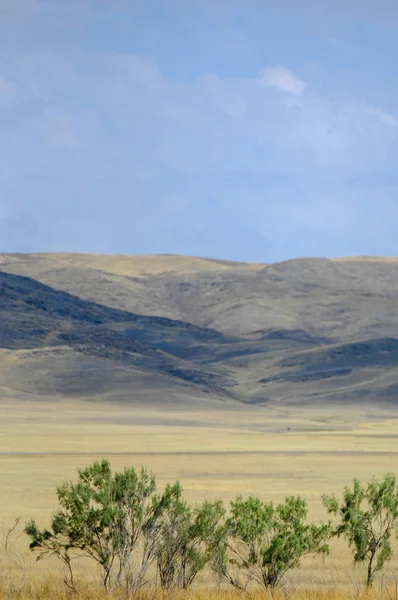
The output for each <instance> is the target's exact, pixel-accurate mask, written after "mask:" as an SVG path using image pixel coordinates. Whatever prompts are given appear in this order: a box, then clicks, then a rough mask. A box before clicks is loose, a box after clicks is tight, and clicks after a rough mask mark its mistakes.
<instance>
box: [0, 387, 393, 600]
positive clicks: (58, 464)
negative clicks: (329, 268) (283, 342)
mask: <svg viewBox="0 0 398 600" xmlns="http://www.w3.org/2000/svg"><path fill="white" fill-rule="evenodd" d="M0 410H1V414H2V419H1V423H0V506H1V520H2V521H3V522H4V527H5V528H7V527H8V526H9V525H11V524H12V523H13V521H14V519H15V518H17V517H21V524H22V523H24V522H25V521H26V520H27V519H28V518H30V517H34V518H35V519H37V521H38V522H39V523H40V524H41V525H42V526H44V525H46V524H48V523H49V520H50V518H51V515H52V513H53V511H54V510H55V508H56V506H57V503H56V496H55V487H56V485H57V484H60V483H62V482H63V481H64V480H74V479H75V476H76V471H77V469H78V468H81V467H84V466H86V465H87V464H89V462H91V461H92V460H94V459H99V458H102V457H107V458H109V460H110V461H111V464H112V467H113V469H114V470H119V469H122V468H123V467H124V466H131V465H134V466H135V467H139V466H140V465H144V466H146V467H147V468H149V469H151V470H152V471H153V472H154V473H155V475H156V477H157V482H158V487H159V488H160V489H162V488H163V487H164V486H165V484H166V483H167V482H171V481H174V480H176V479H178V480H180V481H181V483H182V485H183V487H184V490H185V493H186V497H187V498H188V500H190V501H191V502H196V501H200V500H201V499H203V498H205V497H206V498H221V499H222V500H224V501H225V503H227V504H228V502H229V501H230V500H231V499H232V498H234V497H235V496H236V495H237V494H242V495H243V496H245V495H249V494H254V495H259V496H260V497H261V498H262V499H264V500H274V501H281V500H283V499H284V498H285V496H287V495H291V494H300V495H301V496H302V497H303V498H305V499H306V500H307V502H308V506H309V517H310V519H312V520H315V521H318V520H325V519H326V514H325V511H324V509H323V507H322V504H321V495H322V494H323V493H332V492H336V493H337V494H340V492H341V491H342V489H343V486H344V485H346V484H349V483H351V481H352V479H353V477H354V476H355V477H358V478H359V479H361V480H368V479H369V478H371V477H372V476H376V477H377V476H381V475H383V474H384V473H386V472H389V471H391V472H397V467H398V444H397V443H396V442H397V439H398V420H397V419H396V417H395V415H394V413H393V412H392V411H387V410H382V409H380V408H377V409H371V408H369V407H367V408H366V409H363V410H362V412H360V411H358V410H354V409H352V408H351V409H350V408H348V407H345V408H344V407H341V408H340V410H336V409H333V410H331V409H330V408H329V409H327V408H326V407H320V408H319V407H318V408H314V407H308V408H303V407H301V408H296V409H295V410H293V409H291V410H287V409H286V408H285V407H281V408H279V409H278V408H273V409H271V408H267V409H265V408H264V407H241V406H237V407H235V408H231V406H229V405H228V406H226V407H224V408H220V407H219V406H218V405H216V406H215V405H214V404H211V403H209V405H208V406H207V407H206V410H205V409H204V408H203V407H200V408H192V409H190V410H188V409H187V408H186V407H184V408H182V407H180V406H178V405H177V406H174V407H172V408H170V407H169V408H168V409H167V410H165V409H164V408H163V409H162V408H161V407H159V406H158V407H152V408H151V407H148V406H134V407H131V406H128V405H127V404H126V403H124V404H111V403H106V404H103V403H97V402H91V403H87V402H77V401H76V402H70V401H68V402H65V401H64V400H62V399H58V400H54V401H53V402H39V401H21V400H18V401H15V400H11V399H10V398H4V399H3V400H2V402H1V404H0ZM13 551H14V552H15V553H16V554H17V555H18V557H19V559H20V560H23V564H24V572H25V573H26V577H27V579H28V580H29V581H30V582H31V584H32V586H33V587H32V588H29V589H31V592H29V593H31V596H27V597H29V598H36V597H40V596H37V593H38V592H35V591H34V589H36V588H35V587H34V585H36V586H39V587H38V589H39V588H40V586H41V585H44V586H45V585H50V583H51V581H52V583H51V585H50V587H51V586H53V587H51V589H53V592H51V594H59V596H57V595H52V597H60V598H61V597H63V596H62V594H64V591H62V590H59V591H57V592H56V589H58V588H57V586H59V585H60V581H59V579H57V573H59V567H58V565H57V564H56V562H55V561H54V560H53V559H51V560H49V561H45V560H43V561H41V562H40V563H36V562H35V556H34V555H33V554H32V553H31V552H30V551H29V550H28V540H27V538H26V536H24V535H21V536H20V537H18V539H17V541H16V544H15V546H14V547H13ZM397 566H398V561H397V558H396V557H394V558H393V560H392V561H391V563H390V564H389V566H388V568H387V575H388V577H392V578H394V577H395V573H396V568H397ZM12 568H15V565H14V567H12ZM49 572H50V573H51V576H50V580H51V581H50V583H49V581H48V574H49ZM387 575H385V577H387ZM80 576H81V577H82V581H85V579H86V578H87V572H86V569H85V567H84V565H82V569H81V572H80ZM361 576H362V570H361V568H355V569H353V568H352V564H351V557H350V553H349V550H348V548H347V546H346V544H345V543H344V542H343V541H336V542H333V544H332V552H331V555H330V556H329V557H327V558H326V559H325V560H324V559H321V558H315V559H314V558H307V559H306V560H304V562H303V564H302V567H301V568H300V569H299V570H298V571H297V572H293V573H291V574H289V577H288V585H289V586H290V588H289V589H291V590H293V589H296V588H297V590H296V592H295V595H293V596H292V598H303V599H304V598H308V599H309V598H323V597H325V598H326V597H327V598H336V599H337V598H340V597H342V596H341V595H340V594H341V590H345V593H346V594H347V595H346V596H344V597H348V598H349V597H351V596H350V594H354V591H355V589H356V587H355V586H357V585H359V584H360V582H361ZM207 577H209V579H207ZM51 578H52V579H51ZM46 581H47V583H46ZM34 582H36V583H34ZM201 584H202V586H203V585H204V586H205V587H206V586H208V585H211V584H212V581H211V577H210V576H206V577H205V579H203V580H202V581H201ZM54 586H55V587H54ZM331 587H332V588H333V590H334V591H333V594H335V595H334V596H333V595H331V594H332V591H331V589H329V588H331ZM306 590H307V591H306ZM311 590H314V594H315V595H311V594H312V592H311V594H310V591H311ZM43 593H44V592H43ZM202 593H204V592H201V591H200V589H199V590H196V592H195V593H194V595H193V596H192V597H193V598H196V597H197V598H200V597H203V596H201V594H202ZM208 593H209V594H210V592H208ZM225 593H226V594H227V595H226V596H225V597H226V598H231V599H232V598H234V597H238V596H234V595H233V594H232V592H228V591H227V590H225ZM304 593H306V594H307V595H303V594H304ZM35 594H36V596H35ZM195 594H196V596H195ZM228 594H229V595H228ZM297 594H298V595H297ZM300 594H301V595H300ZM308 594H309V595H308ZM322 594H323V595H322ZM328 594H329V595H328ZM41 597H43V598H44V597H46V596H45V595H43V596H41ZM89 597H90V596H89V595H88V596H87V598H89ZM206 597H209V598H212V596H211V595H208V596H206ZM216 597H217V598H218V597H220V598H221V596H214V598H216ZM259 597H261V596H259ZM352 597H354V596H352Z"/></svg>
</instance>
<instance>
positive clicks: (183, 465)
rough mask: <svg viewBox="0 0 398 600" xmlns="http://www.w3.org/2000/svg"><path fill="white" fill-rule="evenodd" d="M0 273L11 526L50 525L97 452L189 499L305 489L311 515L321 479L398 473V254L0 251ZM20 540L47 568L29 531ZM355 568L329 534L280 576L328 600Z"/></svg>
mask: <svg viewBox="0 0 398 600" xmlns="http://www.w3.org/2000/svg"><path fill="white" fill-rule="evenodd" d="M0 269H1V271H0V311H1V313H2V314H1V320H0V323H1V325H0V413H1V419H0V465H1V466H0V507H1V514H0V522H4V527H5V528H7V527H8V526H9V525H10V524H12V522H13V520H14V519H15V518H16V517H21V523H23V522H24V521H25V520H26V519H28V518H30V517H34V518H36V519H37V520H38V521H39V522H40V524H42V525H45V524H47V523H48V521H49V519H50V517H51V515H52V513H53V511H54V509H55V508H56V498H55V486H56V485H57V484H59V483H61V482H62V481H64V480H65V479H67V480H69V479H74V477H75V474H76V470H77V468H79V467H83V466H85V465H87V464H88V463H89V462H91V461H92V460H93V459H98V458H102V457H107V458H109V459H110V461H111V464H112V466H113V468H114V469H115V470H117V469H120V468H123V467H124V466H129V465H134V466H136V467H139V466H140V465H145V466H146V467H148V468H149V469H152V470H153V471H154V473H155V474H156V476H157V481H158V486H159V488H162V487H163V486H164V485H165V484H166V482H170V481H174V480H176V479H179V480H180V481H181V483H182V484H183V487H184V490H185V492H186V496H187V498H188V499H189V500H190V501H192V502H195V501H200V500H201V499H203V498H204V497H207V498H221V499H223V500H224V501H225V502H226V503H228V502H229V501H230V500H231V499H232V498H233V497H234V496H236V494H238V493H242V494H243V495H247V494H256V495H259V496H261V497H262V498H263V499H270V500H275V501H279V500H283V498H284V497H285V496H286V495H290V494H300V495H302V496H303V497H304V498H305V499H306V500H307V501H308V505H309V509H310V517H311V518H312V519H314V520H318V519H325V518H326V515H325V512H324V510H323V508H322V505H321V501H320V499H321V495H322V494H323V493H331V492H336V493H340V492H341V491H342V489H343V486H344V485H346V484H349V483H350V482H351V481H352V478H353V477H354V476H355V477H359V478H360V479H361V480H367V479H369V478H371V477H372V476H380V475H382V474H384V473H386V472H389V471H391V472H395V473H396V472H397V471H398V420H397V415H398V411H397V406H398V309H397V304H396V299H397V292H398V260H395V259H379V258H361V259H336V260H326V259H301V260H296V261H287V262H285V263H279V264H277V265H259V264H240V263H230V262H227V261H210V260H206V259H195V258H186V257H173V256H158V257H124V256H120V257H116V256H94V255H70V254H67V255H66V254H65V255H63V254H60V255H1V257H0ZM15 552H16V553H17V554H18V556H19V557H22V559H23V562H24V565H25V567H24V568H25V571H26V572H27V573H28V576H29V577H39V578H40V577H42V576H44V575H45V573H46V569H47V568H48V567H47V565H46V564H45V563H44V562H43V563H40V564H38V565H36V564H35V563H34V557H33V556H32V555H31V554H30V553H29V551H28V550H27V539H26V538H25V537H24V536H21V537H20V538H19V539H18V541H17V543H16V546H15ZM397 566H398V562H397V560H396V558H394V560H393V561H392V562H391V563H390V566H389V568H388V572H387V575H388V576H389V577H391V581H393V582H395V576H396V572H397V571H396V569H397ZM52 568H53V569H54V573H56V572H57V571H56V565H55V564H54V565H53V566H52ZM360 579H361V571H360V570H358V569H355V570H353V569H352V567H351V563H350V554H349V552H348V549H347V548H346V546H345V544H344V543H343V542H336V544H335V545H334V547H333V552H332V554H331V556H330V557H328V558H327V559H326V561H325V563H323V561H322V560H320V559H309V560H306V561H305V562H304V564H303V567H302V569H300V571H299V572H297V573H293V574H292V575H291V580H289V581H290V584H291V586H292V587H291V589H293V588H295V587H297V590H296V591H295V592H294V594H295V595H294V596H292V598H293V597H294V598H304V597H305V598H310V597H314V598H315V597H316V598H318V597H319V598H320V597H322V598H323V597H325V598H326V597H330V598H335V599H336V600H337V598H343V597H347V598H350V597H356V596H355V595H356V593H357V590H358V588H357V583H358V582H359V581H360ZM38 585H39V584H38ZM40 585H42V584H40ZM394 585H395V583H394ZM40 589H42V588H40V587H37V589H36V588H35V587H34V586H33V587H32V588H31V592H30V593H31V596H29V597H31V598H40V597H44V596H43V595H42V596H40V593H42V594H43V592H40ZM38 590H39V591H38ZM63 593H64V592H62V591H61V590H58V589H56V588H55V587H54V590H53V597H54V598H55V597H56V594H58V596H57V597H63V596H62V594H63ZM195 593H196V594H199V595H201V597H203V598H205V597H206V598H207V597H208V598H210V597H211V596H210V595H209V594H210V592H207V595H206V594H205V595H203V594H204V592H201V591H197V592H195ZM292 593H293V592H292ZM377 593H378V594H379V595H378V596H377V597H380V593H379V591H378V592H377ZM390 593H391V594H392V593H393V592H391V590H390ZM35 594H36V595H35ZM305 594H306V595H305ZM311 594H315V595H314V596H311ZM385 594H386V595H385V597H386V598H387V597H388V596H387V591H386V590H385ZM96 597H97V596H96ZM198 597H199V596H198ZM218 597H220V596H218ZM229 597H230V598H232V595H230V596H229ZM375 597H376V596H375Z"/></svg>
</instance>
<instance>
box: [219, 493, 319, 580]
mask: <svg viewBox="0 0 398 600" xmlns="http://www.w3.org/2000/svg"><path fill="white" fill-rule="evenodd" d="M306 518H307V508H306V502H305V500H302V499H301V498H300V497H290V498H286V500H285V503H284V504H279V505H277V506H276V507H275V506H274V505H273V503H272V502H269V503H264V502H262V501H261V500H260V499H259V498H256V497H252V496H251V497H249V498H248V499H247V500H244V499H242V497H241V496H238V497H237V498H236V500H234V501H233V502H232V503H231V515H230V517H229V518H228V519H227V522H226V527H225V530H224V540H223V543H222V544H221V545H220V552H219V553H218V555H217V559H216V561H215V562H214V568H215V570H216V572H217V573H218V574H219V575H220V576H221V577H222V578H223V579H225V580H227V581H229V583H231V584H232V585H233V586H234V587H236V588H238V589H241V590H246V589H247V587H248V586H249V584H250V583H251V582H256V583H258V584H260V585H261V586H263V587H264V588H266V589H268V588H275V587H276V586H278V585H279V584H280V582H281V580H282V578H283V576H284V575H285V574H286V572H287V571H288V570H290V569H292V568H295V567H298V566H299V564H300V559H301V558H302V557H303V556H304V555H307V554H326V553H328V552H329V546H328V545H327V544H326V543H325V542H326V540H327V539H328V537H329V534H330V524H321V525H313V524H307V523H306V522H305V520H306Z"/></svg>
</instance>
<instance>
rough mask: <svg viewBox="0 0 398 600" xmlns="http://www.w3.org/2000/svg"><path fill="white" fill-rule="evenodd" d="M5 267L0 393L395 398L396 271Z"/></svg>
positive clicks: (347, 265) (122, 264) (84, 263)
mask: <svg viewBox="0 0 398 600" xmlns="http://www.w3.org/2000/svg"><path fill="white" fill-rule="evenodd" d="M0 269H1V272H0V348H2V349H3V350H0V386H1V385H3V386H6V387H7V388H11V389H15V390H16V391H18V390H19V391H24V392H31V393H40V394H45V395H48V396H51V395H75V396H93V395H104V396H105V397H108V396H109V397H111V396H112V395H113V396H115V395H117V397H118V398H125V399H129V398H132V397H134V399H139V398H146V399H154V400H156V401H167V400H168V399H169V398H173V397H175V394H177V395H179V397H181V398H183V397H185V398H186V401H189V398H190V397H195V398H196V399H198V398H199V399H202V400H203V399H205V398H209V397H211V398H217V399H219V400H224V401H229V402H232V401H240V402H255V403H268V402H280V403H286V402H328V401H329V402H332V401H336V402H358V401H361V400H363V401H366V402H367V401H379V400H380V401H383V402H395V401H396V400H397V391H398V390H397V383H396V382H397V378H398V369H397V366H396V365H398V341H397V340H398V310H397V308H396V298H397V297H398V296H397V293H398V261H397V260H395V259H372V258H366V259H345V260H343V259H340V260H326V259H299V260H292V261H286V262H283V263H279V264H274V265H260V264H248V263H234V262H228V261H216V260H214V261H212V260H207V259H200V258H191V257H181V256H176V257H175V256H144V257H129V256H100V255H79V254H76V255H73V254H59V255H57V254H48V255H47V254H32V255H17V254H16V255H6V254H5V255H0ZM132 390H133V392H132ZM165 396H166V397H165ZM198 401H200V400H198Z"/></svg>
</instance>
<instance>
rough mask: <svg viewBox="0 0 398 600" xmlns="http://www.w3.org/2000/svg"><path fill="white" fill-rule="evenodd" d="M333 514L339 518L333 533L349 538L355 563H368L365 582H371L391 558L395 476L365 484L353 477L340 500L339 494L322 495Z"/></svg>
mask: <svg viewBox="0 0 398 600" xmlns="http://www.w3.org/2000/svg"><path fill="white" fill-rule="evenodd" d="M322 499H323V503H324V505H325V507H326V509H327V511H328V512H329V513H330V514H333V515H336V516H338V517H339V522H338V524H337V526H336V528H335V530H334V532H333V533H334V535H337V536H344V537H345V538H347V540H348V543H349V546H350V547H351V548H352V551H353V559H354V563H365V564H366V565H367V575H366V585H367V586H368V587H369V586H371V585H372V582H373V578H374V575H375V573H376V572H377V571H380V570H381V569H382V568H383V566H384V564H385V562H386V561H388V560H389V559H390V558H391V554H392V550H391V535H392V533H394V532H395V533H396V532H397V525H398V485H397V480H396V477H395V475H392V474H387V475H385V476H384V479H383V480H381V481H377V480H372V481H371V482H369V483H368V484H367V485H366V487H364V486H363V485H361V483H360V482H359V481H358V479H354V482H353V487H352V489H350V488H349V487H346V488H345V490H344V494H343V499H342V500H341V501H339V500H337V498H336V496H334V495H333V496H326V495H325V496H323V497H322Z"/></svg>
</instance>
